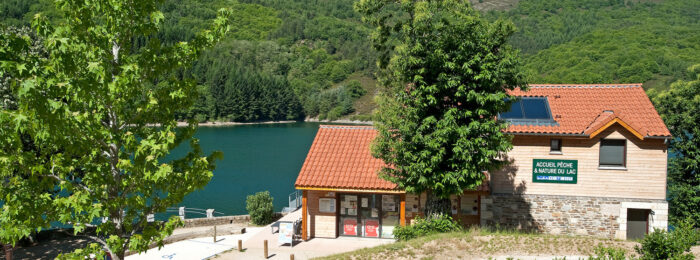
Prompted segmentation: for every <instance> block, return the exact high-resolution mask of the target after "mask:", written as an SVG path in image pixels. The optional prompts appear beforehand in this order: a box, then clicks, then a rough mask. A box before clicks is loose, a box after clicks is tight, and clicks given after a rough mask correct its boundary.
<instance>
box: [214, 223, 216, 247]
mask: <svg viewBox="0 0 700 260" xmlns="http://www.w3.org/2000/svg"><path fill="white" fill-rule="evenodd" d="M214 243H216V226H214Z"/></svg>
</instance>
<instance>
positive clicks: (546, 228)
mask: <svg viewBox="0 0 700 260" xmlns="http://www.w3.org/2000/svg"><path fill="white" fill-rule="evenodd" d="M481 203H482V204H481V208H482V213H481V224H482V225H486V226H497V227H503V228H512V229H519V230H526V231H535V232H543V233H548V234H565V235H584V236H595V237H606V238H617V239H625V238H626V225H627V219H626V217H627V209H628V208H641V209H651V210H652V212H653V213H652V215H651V216H650V218H649V219H650V230H649V231H653V228H661V229H666V226H667V220H668V204H667V202H666V201H664V200H650V199H628V198H603V197H584V196H554V195H530V194H527V195H526V194H492V195H490V196H485V197H483V198H482V200H481Z"/></svg>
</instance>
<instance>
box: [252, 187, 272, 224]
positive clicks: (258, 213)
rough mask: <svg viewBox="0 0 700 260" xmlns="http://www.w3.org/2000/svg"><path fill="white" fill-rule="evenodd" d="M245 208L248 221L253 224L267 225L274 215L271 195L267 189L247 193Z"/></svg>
mask: <svg viewBox="0 0 700 260" xmlns="http://www.w3.org/2000/svg"><path fill="white" fill-rule="evenodd" d="M245 203H246V205H245V208H246V210H248V214H249V215H250V221H251V222H253V224H255V225H261V226H262V225H267V224H270V223H272V221H273V220H274V217H275V208H274V206H273V204H272V195H270V192H269V191H261V192H258V193H255V194H253V195H248V198H246V200H245Z"/></svg>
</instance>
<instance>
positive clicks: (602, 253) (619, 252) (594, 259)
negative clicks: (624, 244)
mask: <svg viewBox="0 0 700 260" xmlns="http://www.w3.org/2000/svg"><path fill="white" fill-rule="evenodd" d="M593 251H594V253H595V255H594V256H589V257H588V260H625V259H627V251H625V250H624V249H622V248H617V247H606V246H603V244H602V243H599V244H598V246H597V247H596V248H595V249H594V250H593Z"/></svg>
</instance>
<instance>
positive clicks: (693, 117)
mask: <svg viewBox="0 0 700 260" xmlns="http://www.w3.org/2000/svg"><path fill="white" fill-rule="evenodd" d="M688 71H689V72H690V74H691V75H693V78H694V80H689V81H685V80H680V81H677V82H675V83H673V84H671V87H670V89H668V90H667V91H664V92H661V93H658V94H656V93H654V92H652V93H650V95H651V96H652V97H653V99H652V100H654V104H655V105H656V109H657V110H658V111H659V113H660V114H661V117H662V118H663V119H664V122H665V123H666V125H667V126H668V128H669V129H670V130H671V134H673V139H671V142H670V145H669V150H670V154H671V155H672V156H673V157H672V158H671V159H670V161H669V167H668V196H669V203H670V205H669V211H670V220H671V222H672V223H675V224H679V223H680V222H681V221H683V220H685V219H687V218H691V219H692V220H693V221H694V222H695V225H696V227H700V64H697V65H694V66H692V67H690V68H689V69H688Z"/></svg>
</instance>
